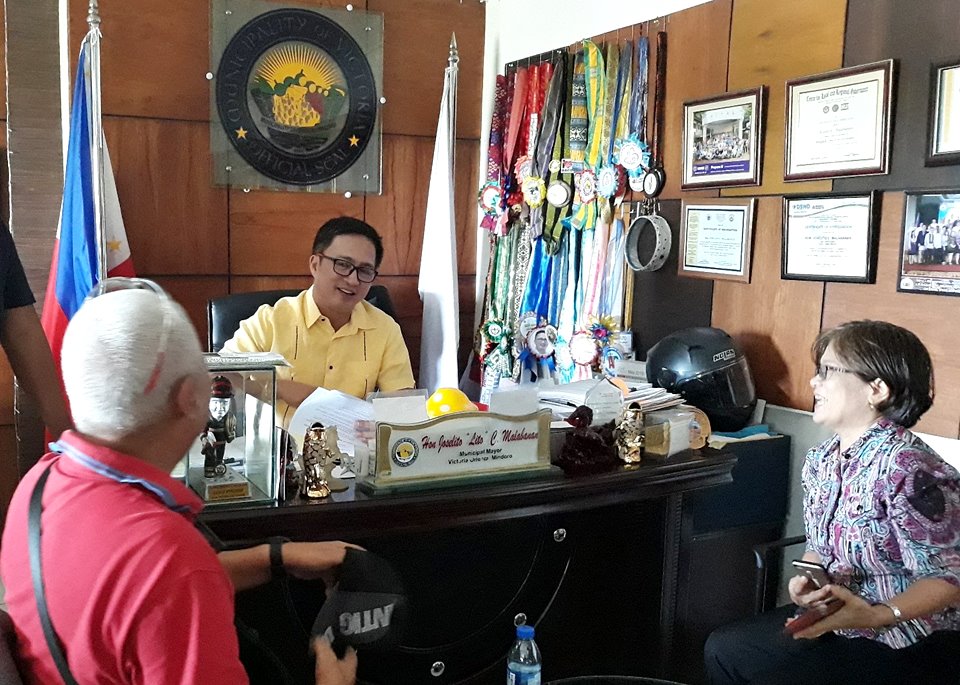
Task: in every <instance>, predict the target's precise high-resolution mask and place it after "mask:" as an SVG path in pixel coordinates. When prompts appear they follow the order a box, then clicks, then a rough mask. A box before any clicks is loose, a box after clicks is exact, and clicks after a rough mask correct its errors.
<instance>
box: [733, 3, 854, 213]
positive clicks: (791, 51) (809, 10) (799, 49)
mask: <svg viewBox="0 0 960 685" xmlns="http://www.w3.org/2000/svg"><path fill="white" fill-rule="evenodd" d="M846 11H847V3H846V0H810V1H809V2H769V0H735V2H734V5H733V25H732V28H731V32H730V57H729V60H730V71H729V78H728V82H729V89H730V90H731V91H733V90H739V89H743V88H755V87H757V86H758V85H762V84H766V85H767V86H768V89H769V90H768V96H769V97H768V100H767V117H766V119H767V122H766V133H765V139H766V142H765V145H764V159H763V177H762V185H761V187H760V188H759V189H757V188H756V187H754V188H739V189H735V188H731V189H729V190H725V191H723V193H722V194H723V195H754V194H759V193H763V194H773V193H802V192H817V191H824V190H830V189H831V188H832V182H831V181H808V182H804V183H786V182H785V181H784V180H783V147H784V106H785V104H784V103H785V101H784V96H785V88H784V84H785V82H786V81H787V79H792V78H796V77H799V76H807V75H810V74H817V73H820V72H824V71H830V70H831V69H838V68H839V67H840V66H842V64H843V30H844V24H845V21H846Z"/></svg>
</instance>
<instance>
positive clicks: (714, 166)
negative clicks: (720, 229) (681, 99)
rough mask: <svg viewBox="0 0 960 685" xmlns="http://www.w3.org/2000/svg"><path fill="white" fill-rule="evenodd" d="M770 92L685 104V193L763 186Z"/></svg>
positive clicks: (747, 92) (756, 91)
mask: <svg viewBox="0 0 960 685" xmlns="http://www.w3.org/2000/svg"><path fill="white" fill-rule="evenodd" d="M765 95H766V88H765V87H764V86H760V87H759V88H754V89H752V90H743V91H739V92H736V93H724V94H722V95H716V96H714V97H711V98H705V99H703V100H693V101H690V102H685V103H683V177H682V179H681V184H680V186H681V188H683V189H685V190H686V189H690V188H714V187H720V186H756V185H760V167H761V163H762V157H763V115H764V97H765Z"/></svg>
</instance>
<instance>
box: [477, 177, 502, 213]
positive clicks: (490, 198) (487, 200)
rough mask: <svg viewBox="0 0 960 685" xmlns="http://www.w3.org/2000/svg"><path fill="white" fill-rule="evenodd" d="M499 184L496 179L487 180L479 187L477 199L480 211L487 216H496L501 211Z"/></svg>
mask: <svg viewBox="0 0 960 685" xmlns="http://www.w3.org/2000/svg"><path fill="white" fill-rule="evenodd" d="M500 197H501V196H500V184H499V183H497V182H496V181H487V182H486V183H484V184H483V187H482V188H480V194H479V197H478V201H479V203H480V209H481V211H482V212H483V213H484V214H486V215H487V216H489V217H493V218H496V217H498V216H500V214H501V213H502V212H501V210H500Z"/></svg>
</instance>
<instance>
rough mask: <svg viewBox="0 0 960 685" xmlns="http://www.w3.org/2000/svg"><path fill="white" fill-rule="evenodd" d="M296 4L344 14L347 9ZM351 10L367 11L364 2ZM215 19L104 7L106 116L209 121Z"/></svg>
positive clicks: (187, 10) (174, 1)
mask: <svg viewBox="0 0 960 685" xmlns="http://www.w3.org/2000/svg"><path fill="white" fill-rule="evenodd" d="M88 4H89V3H88V2H87V0H70V55H71V56H70V73H71V74H72V75H73V74H76V66H77V54H78V53H79V51H80V41H81V40H82V39H83V36H84V35H85V34H86V32H87V6H88ZM298 4H300V5H314V6H317V7H337V8H343V7H344V5H345V4H346V3H345V2H340V1H338V0H303V2H300V3H298ZM352 4H353V6H354V7H355V8H356V9H358V10H362V9H364V8H365V7H366V0H357V2H353V3H352ZM210 15H211V9H210V3H208V2H197V0H166V1H165V2H152V1H151V0H124V2H105V3H100V17H101V19H102V24H101V31H102V32H103V44H102V45H103V47H102V49H101V55H102V57H101V64H102V69H103V111H104V114H118V115H127V116H140V117H157V118H163V119H191V120H196V121H209V120H210V99H209V98H210V91H209V88H210V82H209V81H207V79H206V77H205V74H206V73H207V71H208V70H209V69H210V25H211V17H210ZM482 35H483V31H482V29H481V36H482ZM71 78H72V77H71ZM71 83H72V81H71Z"/></svg>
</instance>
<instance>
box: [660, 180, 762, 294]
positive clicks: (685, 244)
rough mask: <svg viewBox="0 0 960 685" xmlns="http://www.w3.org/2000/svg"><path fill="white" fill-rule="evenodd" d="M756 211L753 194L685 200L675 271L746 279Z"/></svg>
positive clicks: (734, 279)
mask: <svg viewBox="0 0 960 685" xmlns="http://www.w3.org/2000/svg"><path fill="white" fill-rule="evenodd" d="M755 214H756V201H755V199H754V198H752V197H742V198H741V197H737V198H733V197H729V198H712V199H703V200H699V201H687V200H684V201H683V204H682V207H681V210H680V256H679V257H680V258H679V264H678V267H677V273H678V274H679V275H680V276H689V277H691V278H710V279H721V280H729V281H740V282H741V283H749V282H750V266H751V257H752V253H753V222H754V216H755Z"/></svg>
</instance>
